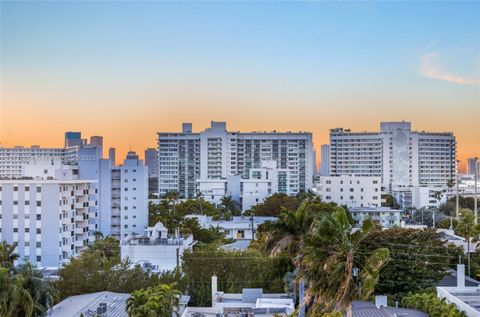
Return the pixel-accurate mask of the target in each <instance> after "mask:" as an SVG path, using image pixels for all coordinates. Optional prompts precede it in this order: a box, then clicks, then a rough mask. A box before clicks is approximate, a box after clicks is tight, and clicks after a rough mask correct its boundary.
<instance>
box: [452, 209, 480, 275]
mask: <svg viewBox="0 0 480 317" xmlns="http://www.w3.org/2000/svg"><path fill="white" fill-rule="evenodd" d="M455 231H456V232H457V233H458V234H459V235H460V236H462V237H464V238H465V240H467V259H468V276H470V273H471V265H470V242H471V240H472V238H476V237H477V236H478V234H479V233H480V226H479V225H476V224H475V215H474V214H473V211H471V210H470V209H467V208H464V209H461V210H460V221H459V222H458V224H457V227H456V228H455Z"/></svg>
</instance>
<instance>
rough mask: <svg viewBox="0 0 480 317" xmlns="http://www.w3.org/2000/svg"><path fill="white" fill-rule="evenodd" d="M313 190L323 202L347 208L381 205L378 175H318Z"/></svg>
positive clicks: (380, 186)
mask: <svg viewBox="0 0 480 317" xmlns="http://www.w3.org/2000/svg"><path fill="white" fill-rule="evenodd" d="M314 191H315V192H316V193H317V194H318V195H319V196H320V199H321V200H322V201H324V202H334V203H336V204H339V205H346V206H347V207H349V208H351V207H381V205H382V184H381V178H380V177H378V176H356V175H341V176H320V177H319V180H318V182H317V183H316V184H315V188H314Z"/></svg>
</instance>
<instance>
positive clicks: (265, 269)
mask: <svg viewBox="0 0 480 317" xmlns="http://www.w3.org/2000/svg"><path fill="white" fill-rule="evenodd" d="M292 269H293V266H292V263H291V260H290V258H288V257H268V256H263V255H262V254H261V253H260V252H258V251H256V250H247V251H223V250H219V249H218V248H217V247H212V246H204V247H201V248H197V249H195V250H193V251H187V252H185V253H184V254H183V257H182V272H183V276H184V280H183V283H184V290H185V291H186V292H188V294H189V295H190V296H191V299H190V305H192V306H209V305H211V277H212V275H213V274H215V275H216V276H217V278H218V290H221V291H224V292H229V293H239V292H241V291H242V288H263V289H264V291H265V292H271V293H280V292H283V291H284V282H283V277H284V275H285V273H286V272H289V271H292Z"/></svg>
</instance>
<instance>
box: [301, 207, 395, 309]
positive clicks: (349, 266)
mask: <svg viewBox="0 0 480 317" xmlns="http://www.w3.org/2000/svg"><path fill="white" fill-rule="evenodd" d="M373 228H374V224H373V222H372V221H371V220H370V219H366V220H365V221H364V222H363V226H362V228H361V229H359V230H358V231H356V232H354V233H352V225H351V224H350V222H349V220H348V216H347V214H346V211H345V210H344V209H343V208H342V209H338V210H337V211H335V212H334V213H333V214H325V215H323V217H318V218H316V219H314V221H313V223H312V226H311V229H310V231H309V233H308V234H307V235H306V236H305V238H304V243H303V245H302V247H301V252H300V253H302V254H303V256H302V259H301V263H300V271H299V276H298V278H299V279H302V278H303V279H304V280H305V281H306V283H307V298H309V301H311V302H312V311H313V312H331V311H342V310H345V309H346V311H347V316H351V314H352V311H351V303H352V301H353V300H355V299H367V298H368V297H369V296H370V295H371V293H372V292H373V291H374V288H375V285H376V283H377V282H378V278H379V271H380V269H381V268H382V267H383V266H384V265H385V264H386V263H387V261H388V260H389V251H388V249H386V248H380V249H377V250H375V251H373V252H372V253H371V254H364V253H362V252H360V250H359V246H360V243H361V242H362V240H364V239H365V238H366V237H367V235H368V234H369V233H370V232H371V231H372V229H373Z"/></svg>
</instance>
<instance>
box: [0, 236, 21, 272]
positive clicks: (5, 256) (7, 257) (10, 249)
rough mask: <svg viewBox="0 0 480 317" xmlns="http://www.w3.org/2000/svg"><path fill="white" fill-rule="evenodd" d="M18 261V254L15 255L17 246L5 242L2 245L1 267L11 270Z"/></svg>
mask: <svg viewBox="0 0 480 317" xmlns="http://www.w3.org/2000/svg"><path fill="white" fill-rule="evenodd" d="M17 259H18V254H17V253H15V246H14V245H10V244H8V243H7V242H5V241H3V242H2V243H0V266H1V267H4V268H7V269H11V268H13V262H14V261H15V260H17Z"/></svg>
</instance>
